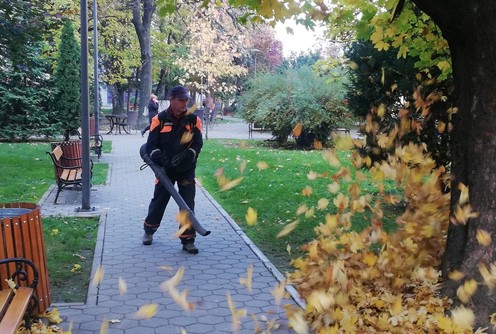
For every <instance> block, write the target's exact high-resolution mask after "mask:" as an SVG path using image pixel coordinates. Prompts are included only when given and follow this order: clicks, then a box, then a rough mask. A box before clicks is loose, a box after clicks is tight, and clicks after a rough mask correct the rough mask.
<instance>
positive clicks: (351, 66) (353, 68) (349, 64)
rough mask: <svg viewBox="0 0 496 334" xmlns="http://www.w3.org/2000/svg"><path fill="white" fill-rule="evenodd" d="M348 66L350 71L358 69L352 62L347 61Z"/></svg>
mask: <svg viewBox="0 0 496 334" xmlns="http://www.w3.org/2000/svg"><path fill="white" fill-rule="evenodd" d="M348 66H349V67H350V68H351V69H352V70H356V69H358V64H357V63H355V62H354V61H349V62H348Z"/></svg>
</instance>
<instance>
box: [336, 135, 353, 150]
mask: <svg viewBox="0 0 496 334" xmlns="http://www.w3.org/2000/svg"><path fill="white" fill-rule="evenodd" d="M334 145H335V147H336V149H338V150H345V151H347V150H351V149H352V148H354V147H355V144H354V143H353V139H352V138H351V136H350V135H349V134H347V135H345V136H338V137H336V138H335V139H334Z"/></svg>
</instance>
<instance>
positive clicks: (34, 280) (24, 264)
mask: <svg viewBox="0 0 496 334" xmlns="http://www.w3.org/2000/svg"><path fill="white" fill-rule="evenodd" d="M10 263H14V264H15V269H13V268H12V267H11V266H9V265H8V264H10ZM2 264H3V265H7V267H8V268H7V274H8V276H10V278H12V280H13V281H14V282H16V286H17V287H19V286H18V284H19V283H21V282H25V286H26V287H29V288H32V289H36V286H37V285H38V282H39V273H38V269H37V268H36V266H35V264H34V263H33V262H32V261H30V260H28V259H25V258H20V257H19V258H8V259H2V260H0V265H2ZM29 269H31V271H32V275H30V274H29Z"/></svg>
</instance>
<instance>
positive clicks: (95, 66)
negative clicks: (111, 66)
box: [93, 0, 100, 141]
mask: <svg viewBox="0 0 496 334" xmlns="http://www.w3.org/2000/svg"><path fill="white" fill-rule="evenodd" d="M96 5H97V4H96V0H93V80H94V82H93V86H94V92H95V93H94V95H95V98H94V101H93V111H94V115H95V116H94V117H95V133H94V135H95V141H96V140H98V136H99V134H100V87H99V86H98V24H97V23H98V18H97V11H98V10H97V6H96Z"/></svg>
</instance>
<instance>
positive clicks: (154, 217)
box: [143, 178, 196, 244]
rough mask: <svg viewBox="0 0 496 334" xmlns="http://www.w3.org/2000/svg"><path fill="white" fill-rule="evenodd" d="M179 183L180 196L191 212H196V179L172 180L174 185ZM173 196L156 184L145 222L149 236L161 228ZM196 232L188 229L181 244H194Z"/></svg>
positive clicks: (182, 235)
mask: <svg viewBox="0 0 496 334" xmlns="http://www.w3.org/2000/svg"><path fill="white" fill-rule="evenodd" d="M176 181H177V187H178V189H179V194H180V195H181V197H182V198H183V199H184V201H185V202H186V204H187V205H188V207H189V208H190V209H191V211H193V212H194V210H195V195H196V186H195V180H194V179H178V180H175V179H172V178H171V182H172V184H175V183H176ZM170 198H171V195H170V194H169V192H168V191H167V189H165V188H164V187H163V186H162V184H161V183H160V182H157V184H155V190H154V192H153V198H152V200H151V201H150V205H149V206H148V215H147V216H146V218H145V222H144V224H143V228H144V230H145V232H146V233H147V234H153V233H155V232H156V231H157V229H158V228H159V227H160V222H161V221H162V218H163V216H164V212H165V209H166V207H167V204H168V203H169V200H170ZM195 237H196V232H195V230H194V229H192V228H191V229H187V230H186V231H184V232H183V233H182V234H181V235H180V236H179V238H180V239H181V243H183V244H186V243H193V242H194V241H195Z"/></svg>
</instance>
